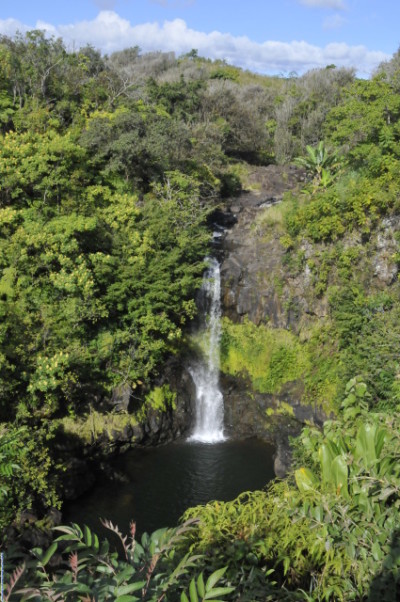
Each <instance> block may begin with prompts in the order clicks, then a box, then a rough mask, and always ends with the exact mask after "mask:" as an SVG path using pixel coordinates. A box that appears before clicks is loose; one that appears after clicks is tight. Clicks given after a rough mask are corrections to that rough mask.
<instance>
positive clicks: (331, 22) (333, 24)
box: [323, 14, 346, 29]
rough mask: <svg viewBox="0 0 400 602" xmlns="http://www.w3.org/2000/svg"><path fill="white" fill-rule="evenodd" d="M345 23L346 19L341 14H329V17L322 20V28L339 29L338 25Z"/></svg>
mask: <svg viewBox="0 0 400 602" xmlns="http://www.w3.org/2000/svg"><path fill="white" fill-rule="evenodd" d="M345 23H346V19H344V18H343V17H342V15H338V14H335V15H331V16H330V17H327V18H326V19H325V20H324V22H323V28H324V29H339V27H342V25H344V24H345Z"/></svg>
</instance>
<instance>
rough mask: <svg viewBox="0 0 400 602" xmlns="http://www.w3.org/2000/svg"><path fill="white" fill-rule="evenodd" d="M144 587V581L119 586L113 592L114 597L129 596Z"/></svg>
mask: <svg viewBox="0 0 400 602" xmlns="http://www.w3.org/2000/svg"><path fill="white" fill-rule="evenodd" d="M145 585H146V581H137V582H135V583H129V584H128V585H120V586H119V587H117V589H116V590H115V595H116V596H123V595H125V594H131V593H132V592H137V591H138V590H139V589H142V588H143V587H144V586H145Z"/></svg>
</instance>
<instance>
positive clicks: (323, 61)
mask: <svg viewBox="0 0 400 602" xmlns="http://www.w3.org/2000/svg"><path fill="white" fill-rule="evenodd" d="M36 26H37V27H38V28H41V29H45V30H46V31H48V32H49V34H51V35H54V36H61V37H62V38H64V40H65V42H66V44H67V46H68V47H75V48H76V47H78V46H80V45H85V44H87V43H90V44H92V45H93V46H95V47H96V48H99V49H100V50H102V51H103V52H105V53H111V52H114V51H115V50H121V49H122V48H127V47H129V46H136V45H137V46H139V47H140V48H141V49H142V51H143V52H148V51H152V50H162V51H171V50H174V51H175V52H176V53H177V54H181V53H185V52H189V51H190V50H191V49H192V48H197V49H198V51H199V55H200V56H205V57H209V58H212V59H224V60H226V61H227V62H228V63H231V64H234V65H238V66H239V67H243V68H245V69H251V70H254V71H258V72H261V73H279V72H290V71H297V72H298V73H302V72H304V71H306V70H308V69H311V68H314V67H324V66H325V65H329V64H331V63H335V65H337V66H347V67H353V66H355V67H356V68H357V70H358V72H359V73H361V74H367V73H371V72H372V71H373V70H374V69H375V67H376V66H377V65H378V64H379V63H380V62H382V61H384V60H387V59H388V58H390V57H389V56H388V55H387V54H385V53H383V52H380V51H371V50H368V49H367V48H366V47H365V46H349V45H348V44H344V43H341V44H329V45H327V46H325V47H319V46H314V45H312V44H309V43H308V42H305V41H293V42H290V43H288V42H279V41H272V40H268V41H265V42H263V43H258V42H254V41H252V40H250V39H249V38H248V37H245V36H241V37H236V36H233V35H231V34H230V33H221V32H219V31H212V32H210V33H205V32H202V31H196V30H194V29H191V28H189V27H188V26H187V24H186V23H185V21H184V20H182V19H174V20H173V21H165V22H164V23H163V24H162V25H160V24H159V23H157V22H154V23H143V24H140V25H131V23H130V22H129V21H127V20H126V19H123V18H121V17H120V16H119V15H118V14H117V13H115V12H112V11H102V12H100V13H99V15H98V16H97V17H96V18H95V19H93V20H92V21H81V22H79V23H74V24H69V25H60V26H57V27H54V26H53V25H51V24H48V23H43V22H38V23H37V25H36ZM17 29H19V30H20V31H26V30H27V29H28V28H27V27H26V26H25V25H23V24H22V23H18V22H17V21H15V20H10V19H8V20H5V21H2V20H0V33H5V34H7V35H12V34H13V33H14V32H15V31H16V30H17Z"/></svg>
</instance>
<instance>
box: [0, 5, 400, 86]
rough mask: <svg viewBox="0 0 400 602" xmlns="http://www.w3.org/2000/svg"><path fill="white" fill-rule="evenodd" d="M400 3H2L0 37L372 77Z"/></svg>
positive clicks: (391, 38) (395, 26) (399, 16)
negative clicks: (42, 37)
mask: <svg viewBox="0 0 400 602" xmlns="http://www.w3.org/2000/svg"><path fill="white" fill-rule="evenodd" d="M399 23H400V1H399V0H380V1H379V0H242V1H238V0H229V1H228V0H68V1H64V0H59V1H57V0H51V1H50V0H0V33H5V34H7V35H12V34H13V33H14V32H15V31H16V30H17V29H18V30H20V31H26V30H27V29H32V28H37V27H38V28H41V29H46V30H47V31H48V32H49V33H50V34H52V35H55V36H62V37H63V38H64V39H65V42H66V44H67V46H68V47H76V46H79V45H83V44H85V43H90V44H92V45H93V46H95V47H96V48H99V49H101V50H102V51H103V52H105V53H110V52H113V51H114V50H118V49H122V48H126V47H128V46H135V45H138V46H140V48H142V50H143V51H144V52H146V51H153V50H163V51H169V50H175V51H176V52H177V54H180V53H183V52H187V51H189V50H190V49H191V48H198V50H199V54H200V55H202V56H208V57H210V58H222V59H225V60H227V61H228V62H229V63H233V64H237V65H239V66H241V67H244V68H249V69H253V70H256V71H259V72H264V73H288V72H290V71H297V72H298V73H302V72H304V71H306V70H308V69H310V68H313V67H322V66H325V65H327V64H331V63H335V64H336V65H338V66H341V65H344V66H354V67H356V69H357V70H358V72H359V73H360V74H361V75H364V76H366V75H368V74H370V73H371V72H373V70H374V68H375V67H376V66H377V65H378V64H379V63H380V62H381V61H382V60H385V59H387V58H389V57H390V56H391V55H392V54H393V53H394V52H395V51H396V50H397V49H398V48H399V45H400V29H399Z"/></svg>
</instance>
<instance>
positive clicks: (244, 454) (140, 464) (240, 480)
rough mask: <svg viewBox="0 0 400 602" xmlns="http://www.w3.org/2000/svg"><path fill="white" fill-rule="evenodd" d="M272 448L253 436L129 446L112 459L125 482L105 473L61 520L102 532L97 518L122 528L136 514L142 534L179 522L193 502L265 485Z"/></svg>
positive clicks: (270, 468) (224, 498) (270, 470)
mask: <svg viewBox="0 0 400 602" xmlns="http://www.w3.org/2000/svg"><path fill="white" fill-rule="evenodd" d="M273 453H274V448H273V447H272V446H271V445H268V444H266V443H264V442H261V441H258V440H254V439H250V440H249V439H248V440H245V441H224V442H222V443H215V444H212V445H210V444H204V443H191V442H177V443H173V444H170V445H167V446H162V447H157V448H151V449H140V450H137V449H135V450H131V451H129V452H127V453H126V454H124V455H123V456H120V457H119V458H118V459H117V460H116V461H114V463H113V468H114V469H115V470H116V471H117V472H118V473H119V474H120V475H122V476H123V478H124V480H126V482H120V481H116V480H111V479H110V480H108V479H106V478H102V479H101V480H100V481H98V482H97V484H96V486H95V487H94V489H92V490H91V491H90V493H89V494H87V495H86V496H84V497H82V498H80V499H79V500H77V501H76V502H73V503H69V504H68V505H66V506H65V507H64V515H63V519H64V522H70V521H72V522H77V523H79V524H87V525H89V526H90V527H91V528H92V529H94V530H95V531H96V532H98V533H100V532H102V529H101V528H100V523H99V517H102V518H108V519H109V520H111V521H112V522H113V523H114V524H115V523H117V524H118V525H119V527H120V529H122V530H123V531H124V532H127V529H128V525H129V522H130V521H131V520H132V519H134V520H135V521H136V523H137V528H138V531H139V533H142V532H143V531H147V532H151V531H154V530H155V529H158V528H160V527H170V526H175V524H176V523H177V521H178V519H179V518H180V516H181V515H182V514H183V512H184V511H185V510H186V509H187V508H189V507H191V506H196V505H198V504H205V503H207V502H209V501H211V500H222V501H228V500H231V499H234V498H235V497H236V496H237V495H238V494H239V493H241V492H242V491H250V490H256V489H261V488H262V487H263V486H264V485H266V483H268V481H270V480H271V479H272V478H273V477H274V471H273Z"/></svg>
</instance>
